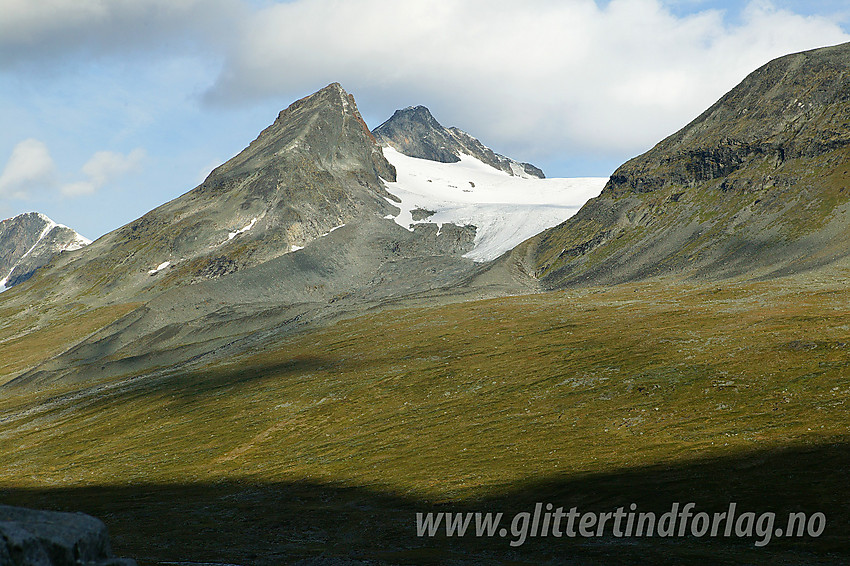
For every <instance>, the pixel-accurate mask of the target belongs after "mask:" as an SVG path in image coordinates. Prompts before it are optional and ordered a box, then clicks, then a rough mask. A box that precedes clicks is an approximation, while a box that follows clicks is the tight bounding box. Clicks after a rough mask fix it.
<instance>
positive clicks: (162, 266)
mask: <svg viewBox="0 0 850 566" xmlns="http://www.w3.org/2000/svg"><path fill="white" fill-rule="evenodd" d="M169 265H171V262H170V261H163V262H162V263H160V264H159V265H157V266H156V268H155V269H151V270H150V271H148V275H156V274H157V273H159V272H160V271H162V270H163V269H165V268H166V267H168V266H169Z"/></svg>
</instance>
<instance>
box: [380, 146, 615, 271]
mask: <svg viewBox="0 0 850 566" xmlns="http://www.w3.org/2000/svg"><path fill="white" fill-rule="evenodd" d="M383 151H384V157H386V159H387V161H389V162H390V163H391V164H393V165H394V166H395V168H396V179H397V180H396V182H394V183H391V182H388V181H384V183H385V184H386V186H387V191H389V192H390V193H392V194H393V195H395V196H396V197H398V198H400V199H401V203H398V202H394V201H392V200H391V199H389V198H387V197H384V198H385V199H386V200H387V202H389V203H390V204H391V205H393V206H395V207H397V208H400V209H401V212H400V214H398V215H397V216H395V217H393V216H392V215H388V216H390V218H393V219H394V220H395V222H396V223H397V224H399V225H400V226H402V227H403V228H406V229H407V230H412V226H413V225H414V224H421V223H436V224H437V226H438V235H439V234H440V232H441V231H442V225H443V224H446V223H448V224H455V225H458V226H465V225H473V226H475V227H476V228H477V230H476V233H475V242H474V247H473V249H472V250H470V251H469V253H467V254H465V256H464V257H468V258H470V259H472V260H474V261H479V262H483V261H490V260H492V259H496V258H497V257H499V256H500V255H502V254H503V253H505V252H506V251H508V250H510V249H512V248H514V247H515V246H517V245H518V244H520V243H521V242H523V241H524V240H526V239H528V238H530V237H532V236H534V235H536V234H539V233H540V232H542V231H543V230H545V229H547V228H551V227H552V226H557V225H558V224H560V223H561V222H563V221H564V220H566V219H567V218H569V217H570V216H572V215H573V214H575V213H576V212H577V211H578V209H579V208H581V206H582V205H583V204H584V203H585V202H587V201H588V200H589V199H591V198H593V197H595V196H597V195H599V193H600V192H601V191H602V188H603V187H604V186H605V183H606V182H607V181H608V179H607V178H606V177H578V178H560V179H559V178H553V179H538V178H537V177H532V176H529V175H527V174H525V175H514V176H512V175H510V174H509V173H506V172H505V171H501V170H499V169H496V168H495V167H491V166H490V165H487V164H486V163H483V162H482V161H479V160H478V159H476V158H474V157H472V156H471V155H467V154H461V155H460V161H459V162H457V163H440V162H437V161H430V160H427V159H417V158H415V157H408V156H406V155H404V154H402V153H399V152H398V151H396V150H395V149H393V148H391V147H384V148H383ZM518 169H520V167H518ZM523 173H524V171H523ZM417 208H422V209H426V210H429V211H430V210H433V211H435V214H433V215H431V216H429V217H428V218H426V219H424V220H418V221H416V220H413V217H412V211H413V210H415V209H417Z"/></svg>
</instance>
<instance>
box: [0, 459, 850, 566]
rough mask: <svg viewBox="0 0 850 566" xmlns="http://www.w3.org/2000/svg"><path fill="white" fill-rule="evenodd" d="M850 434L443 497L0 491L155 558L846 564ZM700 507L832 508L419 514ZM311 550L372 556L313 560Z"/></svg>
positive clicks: (354, 490) (280, 490)
mask: <svg viewBox="0 0 850 566" xmlns="http://www.w3.org/2000/svg"><path fill="white" fill-rule="evenodd" d="M848 477H850V444H847V443H836V444H823V445H811V446H797V447H792V448H787V449H783V450H771V451H755V452H750V453H746V454H739V455H734V456H728V457H724V458H719V459H702V460H698V461H693V462H691V463H687V464H681V465H675V466H655V467H647V468H636V469H629V470H622V471H616V472H612V473H609V474H601V475H587V476H583V477H572V478H569V477H565V478H554V477H553V478H546V479H544V480H541V481H534V482H529V483H527V484H525V485H517V486H512V487H511V488H509V489H506V490H505V492H504V493H503V494H500V495H494V496H492V497H489V498H486V499H481V500H478V501H461V502H455V503H440V504H437V503H434V502H430V501H426V500H423V499H420V498H417V497H414V496H404V495H400V494H393V493H388V492H386V491H382V490H379V489H373V488H363V487H347V486H341V485H332V484H316V483H310V482H306V481H305V482H294V483H271V484H256V483H250V482H244V483H243V482H240V481H227V482H221V483H212V484H200V483H186V484H183V485H181V484H173V485H130V486H104V487H87V488H69V489H12V488H2V489H0V502H2V503H6V504H13V505H24V506H30V507H38V508H46V509H55V510H75V511H83V512H86V513H90V514H92V515H95V516H97V517H100V518H101V519H103V520H104V521H105V522H106V524H107V525H108V526H109V528H110V532H111V533H112V537H113V547H114V550H115V551H116V553H117V555H119V556H133V557H136V558H137V559H139V560H140V562H141V563H142V564H157V563H161V562H169V561H170V562H195V563H198V562H215V563H227V564H239V565H247V564H286V563H292V562H296V561H298V560H300V559H305V558H307V559H309V558H310V557H318V556H326V557H339V558H345V559H350V560H362V561H366V562H367V563H369V564H546V563H549V564H700V565H703V564H767V563H771V564H847V563H850V498H848V488H847V480H848ZM691 501H692V502H695V503H696V504H697V506H698V508H697V511H700V510H703V511H707V512H719V511H725V510H726V509H727V508H728V505H729V503H730V502H735V503H737V507H738V513H739V514H740V513H743V512H746V511H751V512H755V513H756V514H757V515H760V514H761V513H764V512H767V511H772V512H775V513H776V514H777V519H776V523H775V525H776V526H777V527H780V526H784V525H785V522H786V521H787V514H788V513H789V512H797V511H802V512H805V513H807V514H808V515H811V514H814V513H816V512H821V513H824V514H825V515H826V518H827V525H826V529H825V530H824V531H823V533H822V535H821V536H819V537H817V538H813V537H809V536H804V537H802V538H793V539H792V538H775V537H774V538H773V540H771V541H770V542H769V544H767V545H766V546H763V547H761V548H758V547H756V546H755V545H754V542H755V541H756V538H749V539H747V538H744V539H737V538H735V537H731V538H726V539H724V538H722V537H718V538H709V537H704V538H700V539H696V538H693V537H686V538H658V537H654V538H619V539H618V538H614V537H612V536H610V530H609V534H608V536H606V537H605V538H602V539H597V538H592V539H583V538H578V537H577V538H567V537H563V538H553V537H551V536H550V537H547V538H539V537H538V538H530V537H529V538H528V539H527V541H526V542H525V544H524V545H522V546H519V547H516V548H514V547H512V546H511V545H510V544H509V542H510V541H511V540H514V537H512V535H510V533H509V534H508V537H507V538H504V539H502V538H499V537H494V538H492V539H487V538H475V537H473V536H469V535H467V536H466V537H464V538H458V537H453V538H447V537H445V536H444V535H441V536H437V537H435V538H419V537H417V535H416V527H415V514H416V513H417V512H428V511H438V512H439V511H446V512H458V511H494V512H497V511H498V512H502V513H504V514H505V517H507V518H506V519H504V520H503V521H504V522H503V523H502V524H503V525H506V526H510V520H511V519H512V517H513V515H514V513H516V512H522V511H532V510H533V509H534V504H535V502H543V503H547V502H551V503H553V504H554V505H555V506H556V507H557V506H564V507H565V509H566V510H568V509H569V508H570V507H572V506H578V508H579V510H580V511H590V510H595V511H603V512H605V511H608V512H610V511H612V510H614V509H615V508H616V507H620V506H623V507H626V508H627V509H628V506H629V505H630V504H631V503H636V504H637V507H638V510H639V511H643V512H645V511H654V512H656V513H658V515H659V516H660V515H661V514H662V513H664V512H665V511H669V510H670V508H671V505H672V503H673V502H681V503H683V504H684V503H687V502H691ZM305 563H307V564H346V563H353V564H358V563H360V562H347V561H344V560H342V561H338V562H333V561H323V560H318V559H315V560H308V561H307V562H305Z"/></svg>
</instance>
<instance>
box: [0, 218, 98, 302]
mask: <svg viewBox="0 0 850 566" xmlns="http://www.w3.org/2000/svg"><path fill="white" fill-rule="evenodd" d="M90 243H91V242H90V241H89V240H88V239H86V238H84V237H83V236H80V235H79V234H77V233H76V232H75V231H74V230H72V229H71V228H68V227H67V226H62V225H61V224H57V223H55V222H54V221H52V220H51V219H50V218H48V217H46V216H45V215H43V214H39V213H37V212H27V213H25V214H19V215H18V216H15V217H14V218H8V219H6V220H3V221H0V291H2V290H5V289H7V288H9V287H12V286H14V285H17V284H18V283H23V282H24V281H26V280H27V279H29V278H30V277H32V275H33V273H35V270H36V269H38V268H39V267H42V266H43V265H45V264H47V263H48V262H49V261H50V260H51V259H53V257H54V256H56V255H57V254H59V253H62V252H65V251H74V250H78V249H80V248H82V247H83V246H86V245H88V244H90Z"/></svg>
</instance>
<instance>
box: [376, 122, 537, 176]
mask: <svg viewBox="0 0 850 566" xmlns="http://www.w3.org/2000/svg"><path fill="white" fill-rule="evenodd" d="M372 133H373V134H374V135H375V137H376V138H377V140H378V141H379V142H380V143H382V144H385V145H389V146H390V147H392V148H394V149H395V150H396V151H398V152H399V153H402V154H404V155H407V156H409V157H418V158H420V159H429V160H431V161H439V162H441V163H457V162H458V161H460V155H461V154H462V153H465V154H468V155H471V156H473V157H475V158H476V159H478V160H479V161H482V162H484V163H486V164H487V165H490V166H491V167H495V168H496V169H500V170H502V171H504V172H506V173H509V174H511V175H516V176H519V177H537V178H540V179H543V178H545V175H544V174H543V171H541V170H540V169H539V168H537V167H535V166H534V165H532V164H530V163H520V162H518V161H515V160H513V159H511V158H509V157H505V156H504V155H501V154H499V153H495V152H494V151H493V150H492V149H490V148H489V147H487V146H485V145H484V144H482V143H481V142H480V141H478V140H477V139H476V138H474V137H472V136H470V135H469V134H467V133H466V132H464V131H463V130H461V129H459V128H455V127H451V128H444V127H443V126H442V125H441V124H440V123H439V122H438V121H437V120H436V119H435V118H434V116H432V115H431V111H430V110H428V109H427V108H426V107H424V106H409V107H407V108H404V109H401V110H396V111H395V113H393V115H392V117H391V118H390V119H389V120H387V121H386V122H384V123H383V124H381V125H380V126H378V127H377V128H375V129H374V130H373V131H372Z"/></svg>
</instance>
